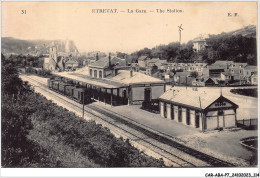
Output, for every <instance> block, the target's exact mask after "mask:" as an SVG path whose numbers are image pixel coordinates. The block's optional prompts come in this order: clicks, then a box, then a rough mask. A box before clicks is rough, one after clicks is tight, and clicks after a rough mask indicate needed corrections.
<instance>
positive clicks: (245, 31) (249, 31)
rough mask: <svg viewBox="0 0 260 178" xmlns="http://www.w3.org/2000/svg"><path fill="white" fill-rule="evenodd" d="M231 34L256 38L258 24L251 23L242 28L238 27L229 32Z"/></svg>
mask: <svg viewBox="0 0 260 178" xmlns="http://www.w3.org/2000/svg"><path fill="white" fill-rule="evenodd" d="M229 34H231V35H242V36H244V37H247V38H250V37H253V38H256V26H255V25H249V26H246V27H244V28H242V29H238V30H235V31H232V32H229Z"/></svg>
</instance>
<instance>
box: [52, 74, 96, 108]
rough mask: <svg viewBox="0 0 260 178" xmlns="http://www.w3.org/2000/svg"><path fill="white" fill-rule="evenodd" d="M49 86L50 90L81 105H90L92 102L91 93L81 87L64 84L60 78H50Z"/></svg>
mask: <svg viewBox="0 0 260 178" xmlns="http://www.w3.org/2000/svg"><path fill="white" fill-rule="evenodd" d="M47 86H48V88H49V89H51V90H53V91H55V92H58V93H60V94H63V95H65V96H67V97H68V98H71V99H73V100H75V101H77V102H78V103H80V104H83V103H84V104H88V103H91V102H92V100H91V91H90V90H87V88H83V87H81V86H79V85H75V84H72V83H69V82H64V81H62V80H61V79H59V78H49V79H48V81H47Z"/></svg>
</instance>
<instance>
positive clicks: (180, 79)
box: [173, 71, 191, 85]
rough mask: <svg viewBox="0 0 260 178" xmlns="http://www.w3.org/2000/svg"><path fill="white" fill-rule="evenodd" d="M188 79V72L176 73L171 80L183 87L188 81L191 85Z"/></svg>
mask: <svg viewBox="0 0 260 178" xmlns="http://www.w3.org/2000/svg"><path fill="white" fill-rule="evenodd" d="M188 78H190V72H187V71H184V72H176V74H175V75H174V77H173V80H174V83H176V84H184V85H186V83H188V80H189V83H190V84H191V79H188ZM186 80H187V81H186Z"/></svg>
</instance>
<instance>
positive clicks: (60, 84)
mask: <svg viewBox="0 0 260 178" xmlns="http://www.w3.org/2000/svg"><path fill="white" fill-rule="evenodd" d="M68 86H72V85H71V84H68V83H64V82H60V83H59V91H60V92H61V93H63V94H65V90H66V87H68Z"/></svg>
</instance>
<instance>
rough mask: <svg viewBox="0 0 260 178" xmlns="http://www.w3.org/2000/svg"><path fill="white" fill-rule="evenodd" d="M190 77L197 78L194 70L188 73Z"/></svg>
mask: <svg viewBox="0 0 260 178" xmlns="http://www.w3.org/2000/svg"><path fill="white" fill-rule="evenodd" d="M190 75H191V77H193V78H197V77H198V72H196V71H194V72H191V73H190Z"/></svg>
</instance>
